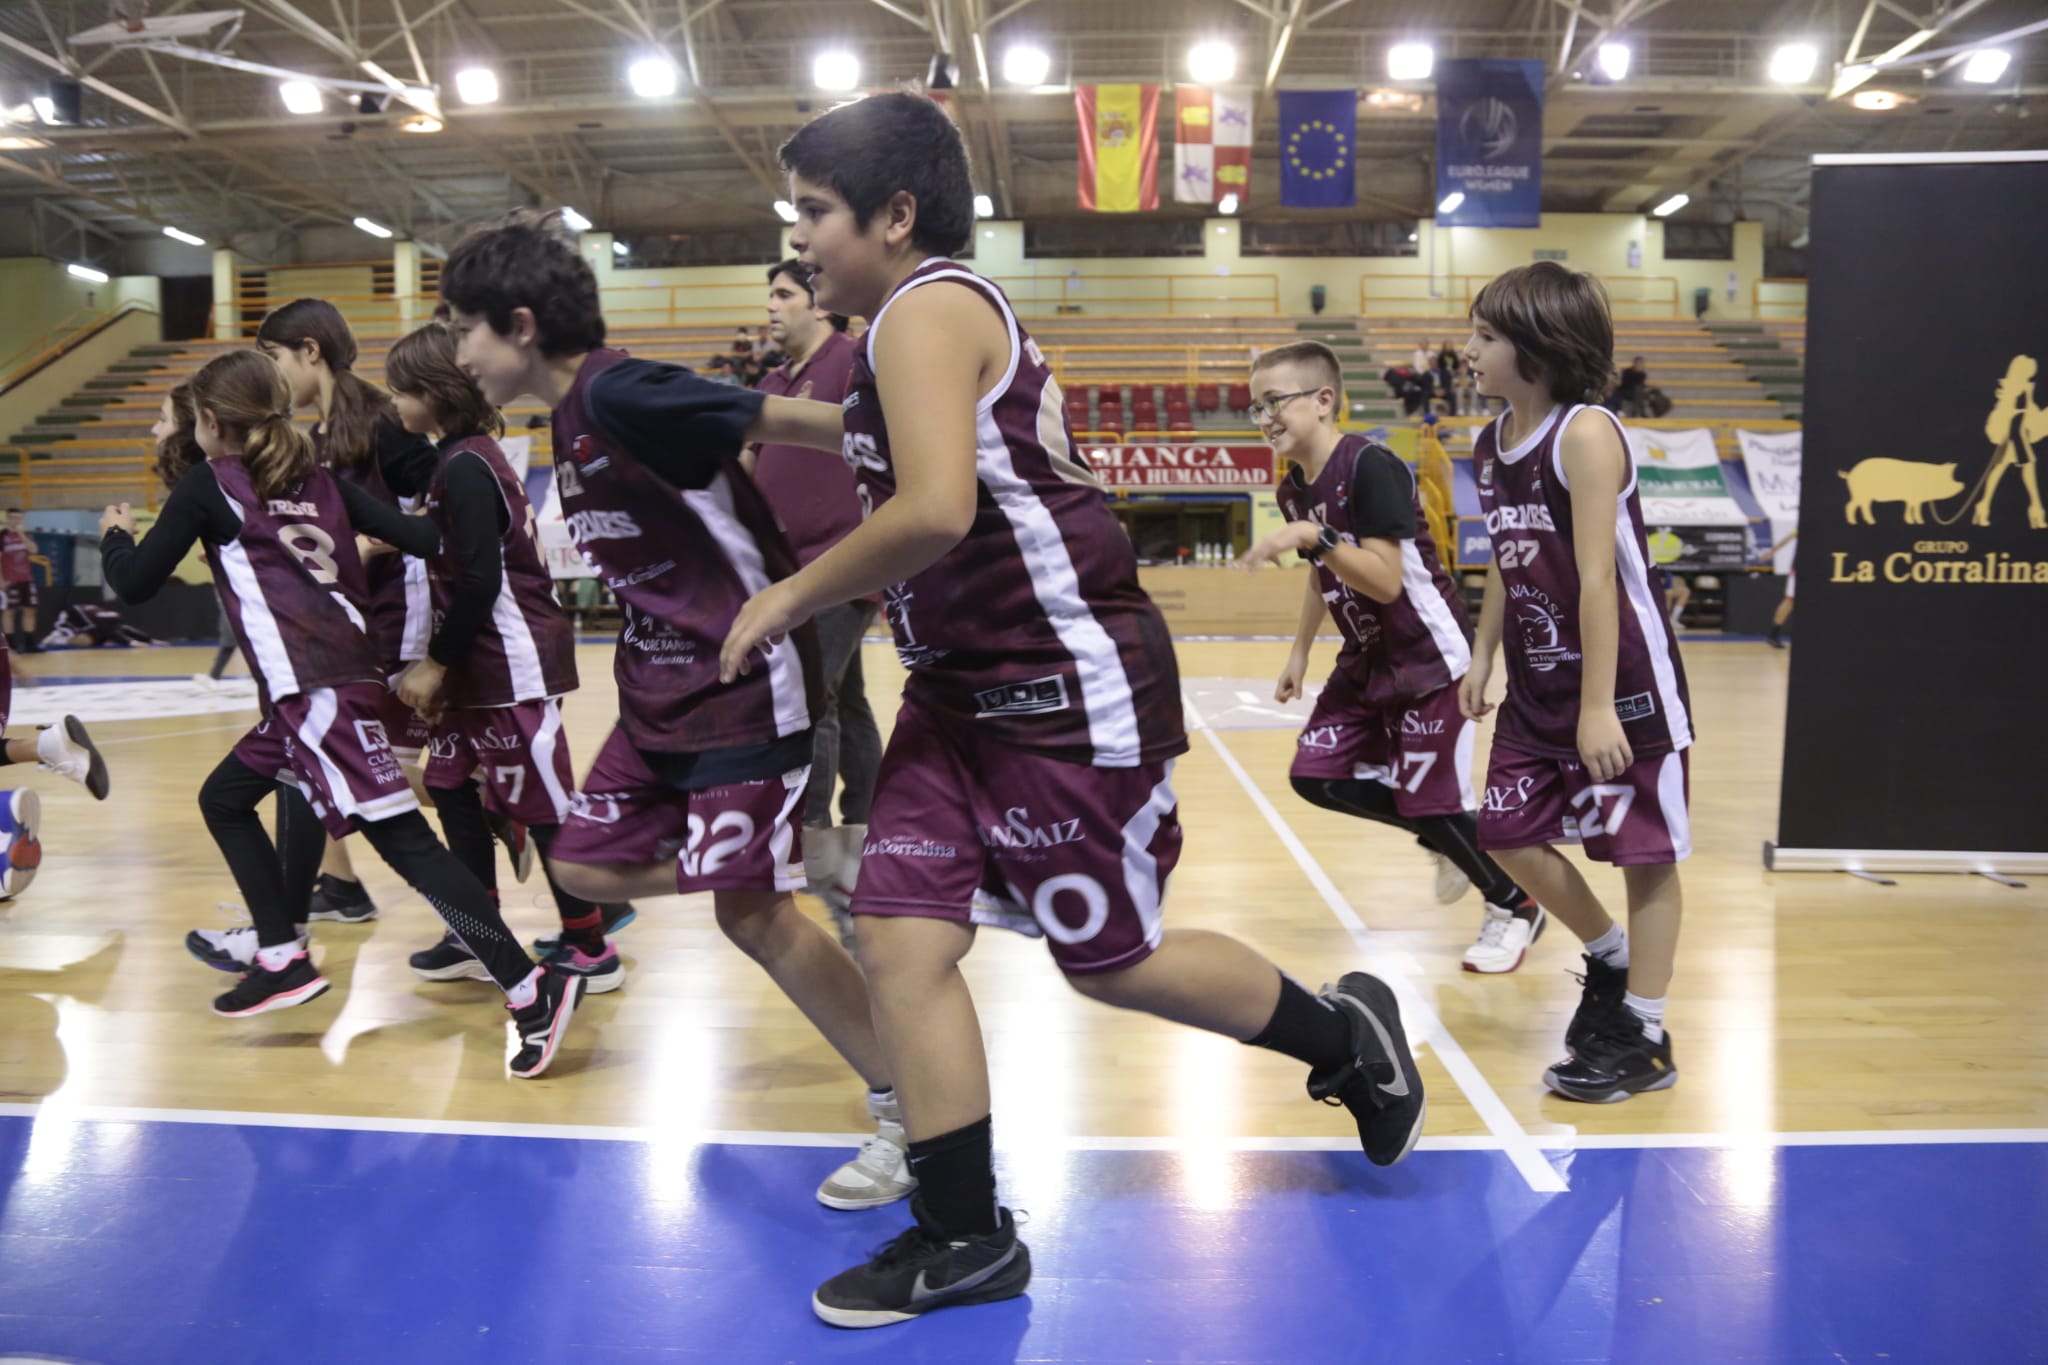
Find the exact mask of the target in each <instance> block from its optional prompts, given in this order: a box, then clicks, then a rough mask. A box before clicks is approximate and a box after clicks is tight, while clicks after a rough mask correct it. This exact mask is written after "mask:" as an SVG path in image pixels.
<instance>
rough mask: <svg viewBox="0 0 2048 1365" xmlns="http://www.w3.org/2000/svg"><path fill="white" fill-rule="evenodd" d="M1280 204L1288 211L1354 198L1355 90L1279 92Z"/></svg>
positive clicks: (1338, 203)
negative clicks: (1289, 209) (1288, 209)
mask: <svg viewBox="0 0 2048 1365" xmlns="http://www.w3.org/2000/svg"><path fill="white" fill-rule="evenodd" d="M1280 202H1281V204H1283V205H1284V206H1286V207H1287V208H1291V209H1336V208H1350V207H1351V206H1352V205H1354V204H1356V203H1357V202H1358V92H1357V91H1355V90H1282V91H1281V92H1280Z"/></svg>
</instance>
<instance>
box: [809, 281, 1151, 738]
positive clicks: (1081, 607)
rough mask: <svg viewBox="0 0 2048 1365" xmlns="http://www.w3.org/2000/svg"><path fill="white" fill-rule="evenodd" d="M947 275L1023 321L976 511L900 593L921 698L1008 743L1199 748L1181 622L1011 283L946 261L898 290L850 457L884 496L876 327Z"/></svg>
mask: <svg viewBox="0 0 2048 1365" xmlns="http://www.w3.org/2000/svg"><path fill="white" fill-rule="evenodd" d="M937 280H951V281H957V282H959V283H961V284H964V285H966V286H967V287H969V288H971V289H974V290H976V291H978V292H979V293H981V294H982V296H983V297H985V298H986V299H987V300H988V301H989V306H990V307H992V308H994V309H995V310H996V312H997V313H998V314H999V315H1000V316H1001V317H1002V319H1003V325H1004V327H1005V328H1007V329H1008V331H1009V334H1010V365H1009V369H1008V371H1007V372H1006V373H1005V374H1004V375H1003V376H1002V378H1001V379H999V380H998V381H997V382H996V385H995V387H994V388H993V389H991V390H990V391H989V392H988V393H986V394H984V395H983V396H982V398H981V401H980V403H979V404H978V405H977V406H976V409H975V416H976V424H975V426H976V443H975V450H974V463H975V474H976V478H977V480H978V482H979V484H980V487H979V490H978V492H977V495H976V499H975V509H974V523H973V525H972V526H971V527H970V528H969V529H968V532H967V535H966V537H965V538H964V539H963V540H961V542H960V543H959V544H958V545H956V546H954V547H953V548H952V549H950V550H948V551H947V552H946V553H945V554H944V555H942V556H940V557H939V559H938V561H937V562H936V563H934V564H932V565H931V566H930V567H928V568H926V569H925V570H924V572H922V573H920V574H918V575H917V576H916V577H915V578H912V579H910V580H909V581H907V582H904V583H898V584H896V585H895V586H894V587H892V588H890V589H889V590H888V591H887V592H886V593H885V594H884V597H883V609H884V610H885V611H886V612H887V613H888V617H889V625H890V628H891V629H892V630H893V631H894V632H895V635H896V652H897V654H898V655H900V656H901V658H902V660H903V664H904V667H906V668H908V669H909V670H910V681H909V684H908V686H907V687H906V688H905V691H904V695H905V696H906V697H909V698H912V699H914V700H916V701H918V702H920V703H922V704H923V705H925V706H927V707H929V708H931V709H932V710H934V711H936V712H938V713H940V714H941V715H945V716H949V717H952V718H954V719H957V720H960V721H963V722H968V723H971V724H973V725H974V726H976V727H977V728H979V729H980V730H981V731H982V732H983V733H984V734H987V735H990V736H991V737H993V738H995V739H997V740H999V741H1001V742H1003V743H1007V744H1013V745H1017V746H1019V747H1023V748H1031V749H1038V750H1041V751H1043V752H1045V753H1047V754H1048V755H1049V756H1051V757H1054V758H1063V759H1067V760H1069V761H1072V762H1077V763H1088V764H1092V765H1094V766H1095V767H1099V768H1129V767H1135V766H1136V765H1138V764H1140V763H1148V762H1152V761H1154V760H1157V759H1163V758H1170V757H1172V756H1173V755H1175V754H1179V753H1184V752H1186V750H1187V747H1188V745H1187V732H1186V729H1185V726H1184V725H1183V721H1182V711H1181V697H1180V670H1179V668H1178V666H1177V664H1176V662H1175V660H1174V656H1173V639H1172V637H1171V636H1170V635H1169V634H1168V633H1167V629H1166V621H1165V619H1164V618H1163V617H1161V616H1160V614H1159V608H1157V607H1156V606H1154V605H1153V604H1152V599H1151V598H1149V597H1147V596H1146V595H1145V592H1144V589H1142V588H1140V587H1139V586H1138V561H1137V556H1136V554H1135V553H1134V552H1133V551H1132V549H1131V542H1130V538H1129V537H1127V536H1126V535H1125V534H1124V532H1123V528H1121V527H1120V526H1118V525H1117V521H1116V517H1115V516H1114V515H1113V514H1111V512H1110V510H1109V503H1108V501H1107V500H1106V499H1105V498H1104V496H1103V492H1102V486H1101V485H1100V484H1098V483H1097V482H1096V480H1095V477H1094V474H1093V473H1092V472H1091V471H1090V470H1089V468H1088V467H1087V464H1086V462H1085V461H1084V460H1081V459H1077V458H1076V456H1075V454H1074V450H1073V434H1072V432H1071V431H1070V430H1069V429H1068V426H1067V420H1066V413H1065V411H1064V408H1063V406H1062V402H1063V400H1062V398H1061V395H1060V389H1059V385H1058V384H1057V383H1055V382H1054V380H1053V377H1052V371H1051V370H1050V369H1049V368H1048V367H1047V366H1046V363H1045V357H1044V356H1043V355H1042V354H1041V353H1040V352H1039V349H1038V344H1037V343H1036V342H1034V341H1032V339H1031V338H1030V337H1029V336H1027V335H1026V334H1025V332H1024V329H1023V328H1022V327H1021V326H1019V325H1018V322H1017V316H1016V314H1015V313H1013V312H1012V311H1011V310H1010V301H1009V300H1008V299H1007V298H1005V297H1004V296H1003V292H1002V290H1000V289H998V288H997V287H996V286H995V285H994V284H992V283H990V282H989V281H988V280H985V279H983V278H982V277H981V276H979V275H976V274H975V273H974V272H972V271H970V270H967V269H965V268H963V267H961V266H958V265H955V264H954V263H953V262H952V261H949V260H945V259H943V258H935V259H933V260H929V261H926V262H925V263H924V264H923V265H920V266H919V267H918V268H917V269H916V270H914V271H912V272H911V274H910V276H909V277H908V278H907V279H905V280H904V281H903V283H901V284H900V285H898V286H897V287H896V288H895V290H894V291H893V292H892V293H891V294H890V296H889V298H888V300H887V301H885V302H884V303H883V304H882V306H881V308H880V309H878V310H877V311H876V313H875V318H874V321H873V322H872V323H871V324H870V325H869V327H868V331H867V335H866V337H865V338H863V342H862V345H861V347H860V350H859V354H858V355H857V357H856V358H855V361H854V367H853V387H852V390H851V391H850V392H849V393H848V394H847V397H846V404H845V407H846V438H845V446H844V451H845V456H846V462H847V463H848V464H849V465H851V466H852V467H853V470H854V472H855V474H856V475H857V476H858V477H859V479H860V481H861V485H862V487H863V489H864V490H865V495H866V499H867V500H868V502H869V503H870V505H878V504H880V503H881V502H882V501H883V500H884V499H886V498H888V497H889V496H891V495H892V494H893V493H894V492H895V491H896V472H895V469H894V467H893V465H892V464H891V463H890V457H889V428H888V424H887V422H886V421H885V420H884V414H883V412H882V401H881V395H880V392H879V390H878V389H877V388H876V385H875V369H874V366H875V358H874V339H875V337H876V335H877V334H878V333H879V332H880V331H881V329H882V327H883V326H884V325H885V323H886V321H887V318H888V313H889V308H890V305H891V304H893V303H894V302H895V301H896V300H897V299H899V298H901V297H902V296H903V294H904V293H905V291H907V290H911V289H917V288H920V287H922V286H924V285H928V284H931V283H933V282H934V281H937ZM916 419H917V414H916V413H915V412H910V413H904V414H900V415H899V416H898V417H897V420H898V421H899V422H905V423H908V422H914V421H915V420H916ZM966 457H967V456H966V452H964V451H963V452H962V453H961V458H962V459H965V458H966Z"/></svg>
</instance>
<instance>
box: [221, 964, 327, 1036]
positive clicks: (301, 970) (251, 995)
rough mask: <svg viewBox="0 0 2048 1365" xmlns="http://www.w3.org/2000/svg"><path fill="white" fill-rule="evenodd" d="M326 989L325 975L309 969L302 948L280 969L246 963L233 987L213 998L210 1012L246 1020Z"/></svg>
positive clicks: (310, 965)
mask: <svg viewBox="0 0 2048 1365" xmlns="http://www.w3.org/2000/svg"><path fill="white" fill-rule="evenodd" d="M326 992H327V978H326V977H324V976H322V975H320V973H319V972H317V971H315V970H314V969H313V959H312V958H311V957H309V956H307V954H306V951H305V950H304V949H303V948H302V949H300V950H299V951H298V953H297V954H296V955H295V956H294V957H293V958H292V960H291V961H290V962H287V963H285V965H284V970H283V971H278V972H266V971H264V970H263V964H262V963H260V962H252V963H250V964H249V970H248V971H247V972H245V973H243V975H242V979H241V981H240V983H238V984H237V985H236V986H235V988H234V989H233V990H231V991H228V992H227V993H225V994H223V995H219V996H216V997H215V998H214V1002H213V1012H214V1013H215V1014H218V1015H219V1016H220V1017H221V1018H223V1019H246V1018H248V1017H249V1016H250V1015H254V1014H268V1013H270V1011H272V1010H287V1009H290V1008H291V1007H292V1006H293V1005H303V1004H305V1003H306V1002H307V1001H308V1000H311V999H313V998H314V997H316V996H320V995H324V994H326Z"/></svg>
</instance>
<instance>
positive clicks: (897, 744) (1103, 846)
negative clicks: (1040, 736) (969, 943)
mask: <svg viewBox="0 0 2048 1365" xmlns="http://www.w3.org/2000/svg"><path fill="white" fill-rule="evenodd" d="M1180 842H1181V832H1180V809H1179V805H1178V803H1177V801H1176V800H1175V798H1174V794H1173V764H1172V762H1171V761H1163V762H1157V763H1144V764H1140V765H1139V766H1137V767H1135V768H1091V767H1089V766H1087V765H1086V764H1083V763H1067V762H1061V761H1059V760H1056V759H1052V758H1048V757H1046V756H1044V755H1043V754H1039V753H1036V752H1034V751H1032V750H1030V749H1020V748H1017V747H1015V746H1014V745H1008V744H1001V743H997V742H996V741H994V740H991V739H989V738H987V737H985V736H983V735H980V734H978V733H976V732H975V731H974V730H973V729H972V728H971V727H970V726H967V725H964V724H961V723H958V722H948V721H944V720H942V719H940V718H939V717H938V716H937V715H936V714H934V713H933V712H931V711H928V710H926V709H925V708H924V707H921V706H919V705H918V704H917V703H915V702H905V703H904V704H903V709H902V710H901V711H900V712H898V713H897V716H896V729H895V732H894V733H893V734H891V735H890V737H889V747H888V749H887V750H886V751H885V752H884V753H883V755H882V767H881V771H880V772H879V773H878V774H877V776H876V779H875V802H874V809H873V810H872V811H871V812H870V813H869V815H868V836H867V845H866V847H865V848H864V849H863V850H862V853H861V864H860V882H859V888H858V889H857V890H856V891H855V893H854V898H853V912H854V913H855V914H857V915H918V916H923V917H926V918H929V919H948V920H958V921H960V922H962V923H970V922H973V923H990V922H995V923H1011V924H1012V927H1017V924H1016V922H1015V921H1018V920H1022V919H1023V917H1025V916H1028V921H1027V922H1028V923H1029V924H1030V925H1032V926H1033V927H1035V928H1036V929H1037V930H1038V931H1039V932H1041V933H1043V934H1044V935H1045V937H1046V938H1047V939H1048V940H1049V941H1050V946H1051V948H1052V956H1053V960H1054V961H1055V962H1057V963H1058V964H1059V967H1060V970H1061V971H1063V972H1068V973H1084V972H1107V971H1118V970H1121V969H1122V968H1125V967H1130V966H1133V965H1135V964H1136V963H1139V962H1142V961H1144V960H1145V958H1146V957H1148V956H1150V955H1151V953H1152V951H1153V949H1155V948H1157V947H1158V946H1159V936H1160V933H1161V911H1162V906H1163V904H1164V902H1165V899H1166V881H1167V878H1168V876H1170V875H1171V874H1172V872H1173V867H1174V864H1175V863H1176V862H1178V861H1179V860H1180ZM978 896H979V897H980V898H981V900H982V901H983V904H982V905H981V907H980V908H979V909H977V908H976V901H977V897H978ZM1013 917H1014V918H1013Z"/></svg>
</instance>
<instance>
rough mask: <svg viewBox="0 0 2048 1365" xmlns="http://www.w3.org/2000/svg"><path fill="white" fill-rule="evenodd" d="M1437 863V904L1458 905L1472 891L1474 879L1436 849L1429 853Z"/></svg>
mask: <svg viewBox="0 0 2048 1365" xmlns="http://www.w3.org/2000/svg"><path fill="white" fill-rule="evenodd" d="M1429 856H1430V859H1431V861H1433V862H1435V863H1436V902H1437V904H1438V905H1456V904H1457V903H1458V902H1459V901H1461V900H1463V899H1465V893H1466V892H1467V891H1470V890H1471V889H1472V879H1471V878H1470V877H1468V876H1466V875H1465V872H1464V869H1462V868H1460V867H1459V866H1458V865H1457V864H1456V863H1454V862H1452V861H1451V860H1450V859H1449V858H1446V857H1445V856H1444V855H1443V854H1441V853H1438V852H1436V851H1435V850H1434V849H1432V850H1430V853H1429Z"/></svg>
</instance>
